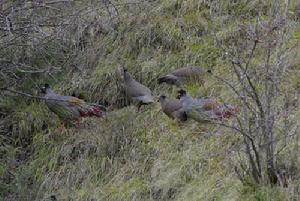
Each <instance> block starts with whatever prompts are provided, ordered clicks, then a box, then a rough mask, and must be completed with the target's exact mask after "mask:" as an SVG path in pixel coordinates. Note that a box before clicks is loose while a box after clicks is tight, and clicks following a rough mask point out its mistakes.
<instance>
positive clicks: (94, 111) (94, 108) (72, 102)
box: [41, 83, 106, 122]
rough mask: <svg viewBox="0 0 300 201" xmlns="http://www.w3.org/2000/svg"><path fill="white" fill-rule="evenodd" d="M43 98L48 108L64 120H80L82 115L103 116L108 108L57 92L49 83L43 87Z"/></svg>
mask: <svg viewBox="0 0 300 201" xmlns="http://www.w3.org/2000/svg"><path fill="white" fill-rule="evenodd" d="M41 92H42V94H44V97H43V99H44V100H45V103H46V105H47V106H48V108H49V109H50V110H51V111H52V112H53V113H55V114H56V115H57V116H58V117H59V118H60V119H62V120H63V121H66V122H69V121H74V120H77V121H78V120H80V119H81V117H91V116H96V117H103V116H104V114H105V111H106V108H105V107H104V106H102V105H97V104H92V103H86V102H85V101H84V100H82V99H79V98H76V97H73V96H62V95H60V94H57V93H55V92H54V91H53V90H52V88H51V87H50V85H49V84H47V83H46V84H45V85H44V86H43V87H42V88H41Z"/></svg>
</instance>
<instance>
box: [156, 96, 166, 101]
mask: <svg viewBox="0 0 300 201" xmlns="http://www.w3.org/2000/svg"><path fill="white" fill-rule="evenodd" d="M166 98H167V96H165V95H161V96H160V97H159V99H158V101H157V102H161V101H163V100H165V99H166Z"/></svg>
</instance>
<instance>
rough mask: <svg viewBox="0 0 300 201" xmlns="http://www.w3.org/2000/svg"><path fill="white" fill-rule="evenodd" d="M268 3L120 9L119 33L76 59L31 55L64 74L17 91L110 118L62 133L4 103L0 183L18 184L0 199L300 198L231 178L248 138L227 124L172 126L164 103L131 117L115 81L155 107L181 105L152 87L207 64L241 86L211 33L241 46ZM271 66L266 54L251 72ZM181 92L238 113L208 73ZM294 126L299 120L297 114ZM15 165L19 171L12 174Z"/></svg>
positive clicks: (292, 76) (295, 83)
mask: <svg viewBox="0 0 300 201" xmlns="http://www.w3.org/2000/svg"><path fill="white" fill-rule="evenodd" d="M270 2H271V1H266V2H261V1H241V2H238V1H231V0H225V1H222V3H220V5H218V6H219V7H215V8H213V6H209V5H208V3H199V1H196V0H189V1H181V0H178V1H171V0H163V1H160V2H154V3H153V4H151V6H148V5H147V6H145V5H144V4H142V9H143V10H142V11H141V10H139V9H141V8H139V7H136V10H134V11H132V10H130V11H129V10H128V9H126V7H124V8H123V7H122V8H120V11H119V12H120V13H121V17H122V18H121V21H120V22H119V24H118V29H117V31H116V30H113V31H112V30H109V31H108V33H109V34H100V35H96V37H95V38H93V39H90V40H91V41H90V42H91V43H90V44H89V45H90V47H89V48H87V49H86V50H85V51H83V52H80V53H78V55H68V57H63V55H60V54H58V55H56V54H55V52H56V53H57V51H56V50H57V49H56V45H55V43H53V44H51V45H48V46H47V45H45V47H42V46H41V47H40V49H38V50H35V51H32V52H31V53H32V54H33V56H32V64H33V65H34V66H42V67H47V65H48V63H47V62H46V61H49V63H51V64H53V65H54V64H55V65H57V66H62V71H61V72H59V73H56V74H55V76H49V75H40V76H35V77H32V79H28V80H26V81H24V82H22V85H21V86H18V87H19V89H20V90H23V91H26V92H30V93H36V92H37V91H36V90H37V89H35V88H34V87H32V86H34V83H38V84H39V83H44V82H49V83H50V84H52V85H53V86H54V89H55V90H56V91H59V92H61V93H63V94H71V93H72V92H73V91H79V92H81V93H83V94H84V95H85V97H86V99H87V100H88V101H89V102H97V101H100V102H101V101H108V102H110V103H111V104H112V105H113V108H114V110H113V111H112V112H109V113H108V115H107V117H105V118H103V119H86V120H85V121H84V122H83V123H82V124H81V126H80V127H79V128H75V127H71V128H68V129H67V130H66V131H65V132H62V131H60V130H59V129H58V127H59V123H60V122H59V120H58V118H57V117H56V116H55V115H54V114H53V113H51V112H50V111H49V110H48V109H47V108H46V106H45V105H44V104H43V102H39V101H31V100H28V99H25V98H24V99H23V98H22V99H19V98H16V97H10V96H6V97H5V98H1V99H0V106H1V108H3V110H4V111H7V112H9V114H10V115H9V116H8V117H7V119H6V120H5V119H1V124H3V125H4V126H2V125H1V134H3V133H5V134H3V137H2V135H1V136H0V137H1V138H0V139H1V141H0V143H1V152H0V153H1V155H3V156H5V157H3V159H1V160H0V177H1V178H3V180H5V181H6V180H8V175H9V174H10V173H12V175H13V178H12V180H11V181H9V182H6V183H5V185H1V187H0V193H1V194H3V195H6V196H7V193H10V194H13V195H15V197H16V199H17V200H47V199H48V200H49V197H50V196H51V195H55V196H56V197H57V199H58V200H78V201H82V200H110V201H113V200H116V201H117V200H149V201H154V200H178V201H179V200H182V201H183V200H184V201H194V200H195V201H196V200H220V201H221V200H222V201H223V200H228V201H231V200H247V201H267V200H272V201H273V200H278V201H279V200H298V199H297V198H299V192H300V190H299V189H300V188H299V186H300V182H299V181H298V180H299V179H298V180H297V179H295V180H294V181H293V182H292V183H291V185H290V186H289V188H280V187H272V186H253V185H252V186H247V185H243V184H242V183H241V181H240V180H239V179H238V177H237V175H236V174H235V171H234V165H237V164H238V163H239V161H238V160H239V159H240V158H242V159H241V160H245V156H244V155H243V154H242V156H239V154H238V153H239V151H240V150H243V146H242V137H241V136H239V135H237V134H236V133H233V132H232V131H231V130H229V129H224V128H221V127H219V126H214V125H207V124H198V123H196V122H195V121H192V120H191V121H188V122H187V123H185V124H181V123H178V122H176V121H173V120H170V119H169V118H168V117H166V116H165V115H164V114H163V113H162V111H160V106H159V104H158V103H155V104H153V105H152V106H147V107H146V110H145V111H144V112H141V113H137V112H136V108H135V107H134V106H128V107H124V105H127V103H128V102H126V100H125V98H124V97H123V93H122V92H121V91H120V87H119V86H118V84H117V78H116V77H117V76H116V69H117V68H118V67H121V66H125V67H127V68H128V69H129V71H130V72H131V73H132V74H133V75H134V76H135V77H136V78H137V79H138V80H139V81H141V82H142V83H144V84H145V85H147V86H149V87H150V88H151V89H152V91H153V95H154V96H155V97H156V98H158V97H159V95H160V94H166V95H168V96H170V97H171V98H175V95H176V90H177V88H176V87H169V86H165V85H157V82H156V78H157V77H159V76H161V75H163V74H166V73H168V72H169V71H171V70H173V69H177V68H179V67H183V66H201V67H202V68H204V69H212V71H213V72H214V74H216V75H219V76H222V77H226V78H228V79H229V80H230V79H233V78H232V72H230V71H229V67H230V65H231V64H230V63H229V62H228V61H226V60H225V59H224V51H223V50H221V49H219V47H218V46H217V44H216V41H215V37H214V34H215V35H216V36H217V37H218V38H219V39H220V40H222V42H224V44H230V43H231V42H232V41H233V40H234V39H236V38H235V37H238V35H237V32H238V30H239V26H238V24H246V25H248V24H251V23H253V22H254V21H255V19H256V15H257V12H258V11H261V13H262V14H263V15H264V14H266V13H267V10H268V9H267V8H268V5H269V3H270ZM77 6H79V5H77ZM80 6H81V5H80ZM143 6H144V7H143ZM292 6H293V8H294V7H295V2H294V1H293V4H292ZM79 8H81V7H78V9H79ZM98 14H99V15H102V14H103V13H98ZM91 15H92V14H91ZM212 17H214V18H212ZM86 19H87V20H91V19H90V17H86ZM292 19H293V18H292V17H291V20H292ZM292 24H293V26H294V27H296V28H295V31H294V32H293V37H291V39H290V42H289V45H293V44H299V39H300V37H299V36H300V31H299V30H300V29H299V23H298V24H297V22H293V23H292ZM103 29H104V28H103ZM74 37H75V36H74ZM298 47H299V45H298ZM69 48H70V52H71V50H72V48H71V47H69ZM298 49H299V48H298ZM41 50H43V51H41ZM58 52H59V51H58ZM70 52H67V53H66V54H69V53H70ZM61 54H63V53H61ZM66 58H67V59H66ZM264 58H265V55H264V53H262V52H259V54H257V55H256V57H255V59H253V61H252V62H253V65H259V64H260V62H261V61H262V60H263V59H264ZM298 58H300V57H299V51H298V50H295V51H294V52H292V54H291V56H290V57H289V58H288V59H289V61H290V64H291V65H292V66H293V69H294V71H293V72H289V74H288V78H286V80H287V83H286V84H285V85H284V86H283V87H285V89H286V91H295V89H298V88H299V86H300V82H299V74H297V72H298V71H299V64H300V60H299V59H298ZM65 59H66V61H65ZM74 66H75V67H77V69H75V68H74ZM74 69H75V70H74ZM0 83H1V82H0ZM184 88H186V89H187V90H188V91H189V92H190V93H191V94H192V95H193V96H200V95H201V96H211V97H214V98H215V99H217V100H219V101H221V102H230V103H233V104H237V101H236V97H235V95H234V94H233V92H232V91H230V89H229V88H228V87H227V86H225V85H224V84H223V83H220V82H219V81H218V80H216V79H215V78H213V77H212V76H209V75H205V83H204V85H203V86H200V85H198V84H195V83H194V84H193V83H192V84H191V83H189V84H186V85H184ZM282 98H283V97H280V98H279V100H278V102H280V101H282ZM123 107H124V108H123ZM1 111H2V110H1ZM292 116H293V117H294V118H295V119H297V118H298V117H300V111H299V110H297V111H294V112H293V113H292ZM298 119H299V118H298ZM279 123H282V122H279ZM2 127H3V131H2ZM4 128H5V129H4ZM298 142H299V140H298V139H296V138H295V142H294V143H292V144H291V146H289V147H288V148H287V149H285V150H283V151H282V153H281V154H280V155H279V156H278V157H281V158H291V157H295V158H297V157H298V155H297V154H295V153H297V152H295V149H294V148H293V147H296V144H297V143H298ZM2 145H3V146H2ZM4 145H5V146H4ZM15 160H20V164H19V165H18V167H17V168H16V169H12V168H11V167H10V163H11V161H15ZM287 163H288V162H287ZM297 164H298V163H297ZM297 164H295V165H297ZM9 171H11V172H9ZM294 176H295V177H299V173H295V175H294ZM0 200H1V199H0Z"/></svg>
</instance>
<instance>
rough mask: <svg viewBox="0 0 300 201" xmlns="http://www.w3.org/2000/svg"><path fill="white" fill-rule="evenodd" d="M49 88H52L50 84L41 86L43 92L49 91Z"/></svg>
mask: <svg viewBox="0 0 300 201" xmlns="http://www.w3.org/2000/svg"><path fill="white" fill-rule="evenodd" d="M47 89H50V85H49V84H47V83H46V84H44V86H43V87H42V88H41V92H42V93H43V94H46V93H47Z"/></svg>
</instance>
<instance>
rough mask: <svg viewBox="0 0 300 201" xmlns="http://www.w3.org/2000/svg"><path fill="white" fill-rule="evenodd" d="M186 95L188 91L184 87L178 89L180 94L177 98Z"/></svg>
mask: <svg viewBox="0 0 300 201" xmlns="http://www.w3.org/2000/svg"><path fill="white" fill-rule="evenodd" d="M185 95H186V91H185V90H183V89H180V90H179V91H178V96H177V99H180V98H181V97H182V96H185Z"/></svg>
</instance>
